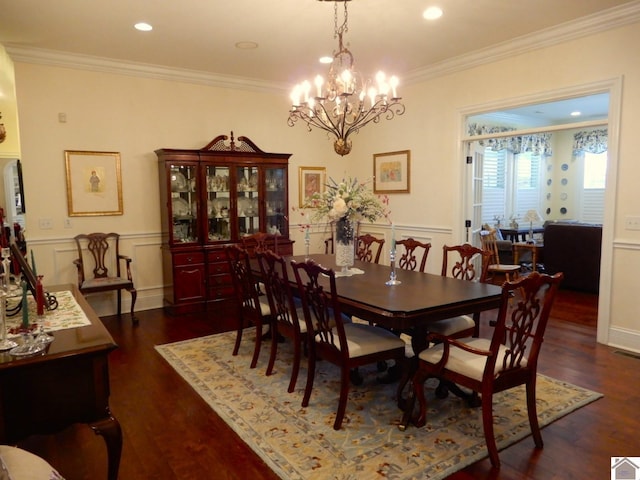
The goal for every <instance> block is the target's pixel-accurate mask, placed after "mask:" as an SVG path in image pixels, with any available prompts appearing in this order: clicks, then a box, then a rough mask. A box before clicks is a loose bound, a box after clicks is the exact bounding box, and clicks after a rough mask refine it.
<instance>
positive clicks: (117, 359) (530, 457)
mask: <svg viewBox="0 0 640 480" xmlns="http://www.w3.org/2000/svg"><path fill="white" fill-rule="evenodd" d="M596 311H597V297H596V296H594V295H588V294H581V293H575V292H570V291H565V290H563V291H561V292H560V295H559V298H558V299H557V301H556V303H555V306H554V309H553V312H552V321H551V324H550V326H549V329H548V332H547V336H546V342H545V344H544V346H543V350H542V353H541V355H540V366H539V371H540V372H541V373H543V374H546V375H549V376H552V377H554V378H558V379H561V380H566V381H568V382H572V383H575V384H577V385H580V386H583V387H586V388H590V389H592V390H596V391H599V392H601V393H603V394H604V395H605V397H604V398H603V399H600V400H598V401H596V402H595V403H592V404H590V405H588V406H586V407H584V408H581V409H579V410H577V411H576V412H573V413H571V414H570V415H568V416H566V417H564V418H562V419H560V420H558V421H556V422H554V423H552V424H551V425H549V426H548V427H546V428H544V429H543V431H542V435H543V439H544V442H545V448H544V449H542V450H537V449H535V448H534V445H533V440H532V439H531V437H527V438H525V439H524V440H522V441H520V442H519V443H517V444H515V445H513V446H511V447H509V448H507V449H506V450H503V451H502V452H501V453H500V458H501V461H502V468H501V469H500V470H499V471H496V470H492V469H491V465H490V463H489V460H488V459H485V460H482V461H480V462H477V463H476V464H473V465H471V466H469V467H467V468H465V469H464V470H463V471H461V472H458V473H456V474H454V475H452V476H451V477H450V478H451V479H455V480H470V479H503V480H516V479H544V480H549V479H556V478H557V479H560V478H562V479H567V478H576V479H577V478H580V479H582V478H610V457H612V456H640V446H638V445H639V443H638V436H639V433H640V415H638V409H637V408H638V405H639V404H640V387H639V385H640V358H637V357H634V356H629V355H624V354H621V353H619V352H617V351H616V349H614V348H609V347H606V346H603V345H599V344H597V343H596V330H595V328H596ZM138 316H139V319H140V326H139V327H132V326H131V322H130V321H129V317H128V316H123V318H122V320H121V321H119V320H118V319H117V318H116V317H108V318H103V321H104V323H105V325H106V326H107V328H108V329H109V331H110V332H111V333H112V335H113V337H114V339H115V341H116V342H117V343H118V345H119V347H120V348H119V349H118V350H116V351H115V352H113V354H112V355H111V357H110V372H111V391H112V392H111V409H112V411H113V413H114V415H115V416H116V417H117V418H118V420H119V421H120V423H121V424H122V428H123V434H124V448H123V453H122V463H121V465H120V478H121V479H122V480H134V479H159V480H160V479H167V480H170V479H181V480H184V479H197V480H200V479H238V480H241V479H242V480H244V479H247V478H252V479H267V480H268V479H276V478H278V477H277V476H276V475H275V474H274V473H273V472H272V471H271V470H270V469H269V468H268V467H267V466H266V465H265V464H264V463H263V462H262V461H261V460H260V459H259V458H258V457H257V456H256V455H255V454H254V453H253V452H252V451H251V449H250V448H249V447H247V446H246V445H245V444H244V443H243V442H242V441H241V440H240V439H239V438H238V437H237V436H236V435H235V433H233V431H232V430H231V429H230V428H229V427H228V426H227V425H226V424H225V423H224V422H223V421H222V420H220V419H219V418H218V416H217V415H216V414H215V413H213V412H212V410H211V409H210V408H209V407H208V406H207V405H206V404H205V402H204V401H203V400H202V399H201V398H200V397H199V396H198V395H197V394H196V393H195V392H194V391H192V389H191V387H189V386H188V385H187V384H186V383H185V382H184V381H183V380H182V379H181V378H180V377H179V376H178V375H177V374H176V373H175V372H174V371H173V369H172V368H171V367H170V366H169V365H168V364H167V363H166V362H165V361H164V360H163V359H162V358H161V357H160V356H159V355H158V354H157V353H156V351H155V350H154V348H153V347H154V345H157V344H163V343H168V342H174V341H178V340H184V339H189V338H193V337H198V336H202V335H207V334H211V333H214V332H215V328H213V327H212V326H211V325H210V323H209V322H208V321H207V320H206V319H205V318H202V317H197V316H194V317H184V316H182V317H169V316H166V315H164V313H163V311H162V310H150V311H144V312H138ZM485 324H486V321H485V322H483V325H485ZM488 328H489V327H486V328H485V327H483V331H482V333H483V334H488ZM33 408H34V409H35V408H38V406H37V405H34V406H33ZM21 446H22V447H23V448H26V449H28V450H31V451H33V452H34V453H37V454H39V455H41V456H42V457H44V458H45V459H47V460H48V461H49V462H50V463H52V464H53V465H54V466H55V467H56V468H58V469H59V470H60V472H61V473H62V474H63V475H64V476H65V477H66V478H67V480H80V479H86V480H88V479H91V480H96V479H103V478H106V465H107V461H106V449H105V446H104V442H103V440H102V438H101V437H99V436H96V435H94V434H93V432H92V431H91V430H90V429H89V428H88V427H86V426H83V425H78V426H74V427H71V428H69V429H67V430H65V431H63V432H60V433H59V434H57V435H53V436H37V437H32V438H30V439H29V440H28V441H25V442H24V443H22V444H21Z"/></svg>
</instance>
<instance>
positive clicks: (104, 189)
mask: <svg viewBox="0 0 640 480" xmlns="http://www.w3.org/2000/svg"><path fill="white" fill-rule="evenodd" d="M64 158H65V166H66V169H67V208H68V212H69V216H70V217H83V216H100V215H122V213H123V209H122V174H121V171H120V154H119V153H117V152H86V151H78V150H65V151H64Z"/></svg>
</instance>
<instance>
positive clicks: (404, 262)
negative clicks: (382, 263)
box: [396, 238, 431, 273]
mask: <svg viewBox="0 0 640 480" xmlns="http://www.w3.org/2000/svg"><path fill="white" fill-rule="evenodd" d="M396 245H402V247H403V249H404V251H403V252H402V255H401V256H400V258H399V259H398V266H399V267H400V268H402V269H404V270H416V269H418V271H419V272H423V273H424V269H425V267H426V265H427V256H428V255H429V249H430V248H431V244H430V243H423V242H419V241H417V240H415V239H413V238H406V239H403V240H398V241H396ZM416 250H417V251H418V252H420V251H422V256H420V267H419V268H418V257H419V253H418V252H416ZM396 258H397V257H396Z"/></svg>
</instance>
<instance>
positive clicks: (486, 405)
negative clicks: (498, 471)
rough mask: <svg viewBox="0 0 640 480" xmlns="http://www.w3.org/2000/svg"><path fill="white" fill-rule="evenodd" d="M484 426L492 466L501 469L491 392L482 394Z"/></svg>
mask: <svg viewBox="0 0 640 480" xmlns="http://www.w3.org/2000/svg"><path fill="white" fill-rule="evenodd" d="M482 426H483V428H484V439H485V442H486V444H487V450H488V451H489V458H490V459H491V465H492V466H493V467H494V468H500V457H499V456H498V447H497V446H496V438H495V434H494V432H493V396H492V395H491V392H482Z"/></svg>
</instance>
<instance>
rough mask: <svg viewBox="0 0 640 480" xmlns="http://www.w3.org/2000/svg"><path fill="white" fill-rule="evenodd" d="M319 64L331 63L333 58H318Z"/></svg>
mask: <svg viewBox="0 0 640 480" xmlns="http://www.w3.org/2000/svg"><path fill="white" fill-rule="evenodd" d="M319 61H320V63H333V57H320V60H319Z"/></svg>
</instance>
